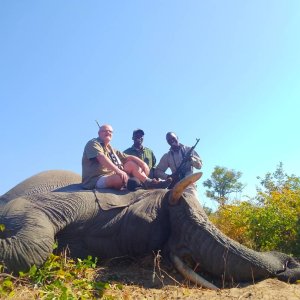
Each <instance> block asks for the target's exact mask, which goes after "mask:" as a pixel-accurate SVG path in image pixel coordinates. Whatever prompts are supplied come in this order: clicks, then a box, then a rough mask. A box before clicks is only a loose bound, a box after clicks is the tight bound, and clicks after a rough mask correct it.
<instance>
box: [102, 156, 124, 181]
mask: <svg viewBox="0 0 300 300" xmlns="http://www.w3.org/2000/svg"><path fill="white" fill-rule="evenodd" d="M97 160H98V162H99V163H100V164H101V165H102V166H103V167H105V168H107V169H109V170H111V171H113V172H115V173H116V174H117V175H119V176H120V177H121V179H122V182H124V183H126V182H127V181H128V175H127V173H126V172H124V171H123V170H121V169H120V168H118V166H117V165H115V164H114V163H113V162H112V161H111V160H110V159H109V158H108V157H107V156H106V155H105V154H104V153H99V154H98V156H97Z"/></svg>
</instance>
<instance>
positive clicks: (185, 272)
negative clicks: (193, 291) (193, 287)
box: [170, 253, 219, 290]
mask: <svg viewBox="0 0 300 300" xmlns="http://www.w3.org/2000/svg"><path fill="white" fill-rule="evenodd" d="M170 258H171V260H172V262H173V264H174V266H175V268H176V269H177V271H178V272H179V273H180V274H181V275H182V276H183V277H185V278H186V279H188V280H190V281H192V282H194V283H195V284H197V285H201V286H202V287H205V288H207V289H210V290H219V288H217V287H216V286H215V285H214V284H212V283H210V282H209V281H207V280H205V279H204V278H203V277H202V276H200V275H199V274H197V273H196V272H194V271H193V270H192V269H191V268H189V267H188V266H187V265H186V264H185V263H184V262H183V261H182V260H181V259H180V258H179V257H178V256H176V255H174V254H172V253H171V254H170Z"/></svg>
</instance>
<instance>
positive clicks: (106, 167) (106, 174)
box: [82, 125, 170, 190]
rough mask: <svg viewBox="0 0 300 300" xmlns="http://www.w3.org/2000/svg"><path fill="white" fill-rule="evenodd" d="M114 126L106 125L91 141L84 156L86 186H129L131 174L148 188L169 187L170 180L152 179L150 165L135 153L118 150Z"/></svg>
mask: <svg viewBox="0 0 300 300" xmlns="http://www.w3.org/2000/svg"><path fill="white" fill-rule="evenodd" d="M112 134H113V129H112V126H111V125H102V126H100V128H99V131H98V137H97V138H94V139H92V140H90V141H89V142H88V143H87V144H86V146H85V148H84V152H83V156H82V185H83V187H84V188H86V189H94V188H113V189H117V190H120V189H122V188H123V187H126V185H127V182H128V179H129V176H134V177H135V178H137V179H138V180H139V181H141V183H142V186H143V187H144V188H145V189H153V188H167V187H168V186H169V185H170V181H169V180H166V181H157V180H156V179H150V178H149V177H148V175H149V172H150V170H149V167H148V165H147V164H146V163H145V162H144V161H142V160H141V159H139V158H138V157H136V156H133V155H127V154H125V153H123V152H120V151H118V150H114V149H113V148H112V147H111V145H110V141H111V139H112Z"/></svg>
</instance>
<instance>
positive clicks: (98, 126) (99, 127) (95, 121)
mask: <svg viewBox="0 0 300 300" xmlns="http://www.w3.org/2000/svg"><path fill="white" fill-rule="evenodd" d="M95 122H96V123H97V125H98V127H99V129H100V125H99V123H98V121H97V120H95Z"/></svg>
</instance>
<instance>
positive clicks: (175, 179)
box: [168, 139, 200, 189]
mask: <svg viewBox="0 0 300 300" xmlns="http://www.w3.org/2000/svg"><path fill="white" fill-rule="evenodd" d="M199 141H200V139H196V143H195V145H194V146H192V147H191V148H190V150H189V151H188V152H187V153H186V154H185V156H184V158H183V159H182V161H181V163H180V165H179V167H178V168H177V169H176V171H175V172H174V173H173V174H172V182H171V184H170V185H169V187H168V189H172V188H173V187H174V186H175V184H176V183H177V182H178V181H180V180H181V179H182V178H183V177H184V175H185V174H183V176H182V169H183V167H184V165H185V164H186V163H187V162H188V160H189V159H190V158H191V154H192V152H193V151H194V149H195V148H196V146H197V144H198V142H199Z"/></svg>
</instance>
